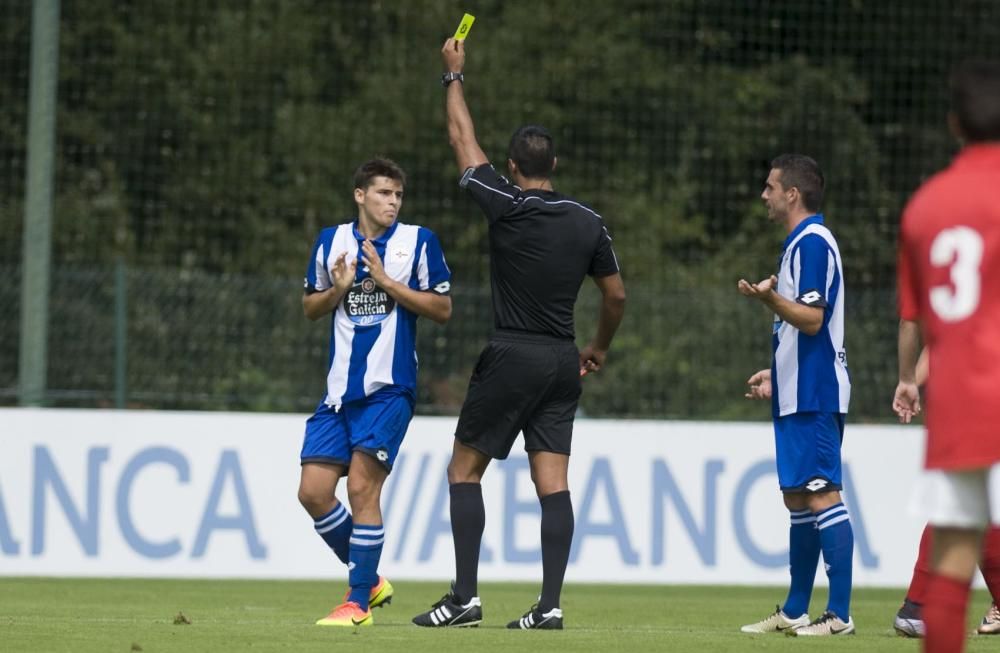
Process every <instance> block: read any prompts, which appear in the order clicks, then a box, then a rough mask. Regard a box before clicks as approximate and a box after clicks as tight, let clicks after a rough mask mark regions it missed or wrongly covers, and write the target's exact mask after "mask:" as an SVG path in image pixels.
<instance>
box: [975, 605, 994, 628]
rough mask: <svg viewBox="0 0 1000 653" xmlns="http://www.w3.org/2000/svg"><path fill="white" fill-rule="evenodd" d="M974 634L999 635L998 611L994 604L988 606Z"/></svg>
mask: <svg viewBox="0 0 1000 653" xmlns="http://www.w3.org/2000/svg"><path fill="white" fill-rule="evenodd" d="M976 632H977V633H979V634H980V635H1000V609H998V608H997V604H996V603H993V604H992V605H990V609H989V610H987V611H986V614H984V615H983V620H982V622H980V624H979V628H976Z"/></svg>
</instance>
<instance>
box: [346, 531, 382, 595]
mask: <svg viewBox="0 0 1000 653" xmlns="http://www.w3.org/2000/svg"><path fill="white" fill-rule="evenodd" d="M384 540H385V528H383V526H382V524H375V525H372V526H362V525H361V524H354V531H353V532H352V533H351V555H350V557H351V562H350V564H349V565H348V569H350V572H349V579H350V583H351V595H350V596H349V597H348V598H347V600H348V601H354V602H355V603H357V604H358V605H359V606H361V609H362V610H367V609H368V598H369V597H370V596H371V593H372V584H373V583H374V582H377V579H378V561H379V558H381V557H382V542H383V541H384Z"/></svg>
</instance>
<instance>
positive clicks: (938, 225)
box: [893, 61, 1000, 653]
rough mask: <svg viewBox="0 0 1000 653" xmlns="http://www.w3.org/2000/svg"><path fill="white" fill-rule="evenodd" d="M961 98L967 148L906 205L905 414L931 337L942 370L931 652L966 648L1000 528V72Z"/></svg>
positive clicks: (988, 71) (929, 478)
mask: <svg viewBox="0 0 1000 653" xmlns="http://www.w3.org/2000/svg"><path fill="white" fill-rule="evenodd" d="M951 96H952V97H951V99H952V111H951V113H950V114H949V125H950V126H951V128H952V131H953V133H955V135H956V136H957V137H958V138H959V140H961V141H962V142H963V143H964V144H965V145H964V147H963V148H962V150H961V152H960V153H959V154H958V156H957V157H956V158H955V160H954V161H953V162H952V164H951V165H950V166H949V167H948V168H947V169H946V170H944V171H942V172H940V173H938V174H937V175H935V176H934V177H932V178H931V179H930V180H929V181H927V182H926V183H925V184H924V185H923V186H922V187H921V188H920V189H919V190H918V191H917V192H916V194H915V195H914V196H913V198H912V199H911V200H910V202H909V204H908V205H907V207H906V210H905V211H904V213H903V220H902V225H901V228H900V244H899V269H898V290H899V313H900V317H901V318H902V319H901V321H900V330H899V372H900V374H899V378H900V382H899V385H898V386H897V388H896V394H895V397H894V400H893V405H894V407H896V408H897V412H898V413H899V414H900V416H901V417H904V418H905V417H906V416H907V415H911V416H912V415H913V414H916V413H917V412H919V410H920V397H919V394H918V391H917V384H916V378H915V367H916V365H915V362H916V359H917V352H918V350H919V342H920V337H921V335H922V336H923V340H924V342H925V343H926V345H927V347H928V349H929V351H930V367H931V368H932V369H933V370H934V374H933V375H930V377H929V378H928V381H927V401H928V405H929V406H930V409H929V410H928V411H927V418H926V425H927V450H926V459H925V464H924V466H925V471H924V473H923V475H922V477H921V480H920V488H919V489H920V491H921V495H920V497H919V502H920V505H922V506H924V507H925V509H926V511H927V516H928V522H929V523H930V524H931V526H932V527H933V539H934V554H933V562H932V571H931V574H930V576H929V578H928V581H927V587H926V592H927V601H926V603H925V605H924V610H923V617H924V624H925V626H926V631H927V632H926V637H925V639H924V650H925V651H927V652H929V653H938V652H944V651H947V652H948V653H952V652H954V651H961V650H962V648H963V646H964V643H965V632H964V631H965V613H966V608H967V604H968V599H969V585H970V583H971V580H972V574H973V573H974V571H975V568H976V563H977V561H978V560H979V557H980V553H981V541H982V536H983V531H984V530H985V528H986V526H987V525H988V524H989V523H991V522H992V523H994V524H1000V428H998V427H997V426H996V420H995V411H996V408H995V406H996V403H997V399H1000V292H998V291H997V288H1000V64H997V63H994V62H982V61H979V62H968V63H965V64H963V65H961V66H959V67H958V68H956V70H955V72H954V73H953V75H952V79H951ZM918 327H919V330H918Z"/></svg>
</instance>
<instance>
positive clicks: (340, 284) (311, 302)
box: [302, 252, 357, 322]
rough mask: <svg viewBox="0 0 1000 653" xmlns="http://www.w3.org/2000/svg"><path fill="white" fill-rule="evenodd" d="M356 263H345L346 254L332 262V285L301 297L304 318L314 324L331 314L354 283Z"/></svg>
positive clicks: (342, 253) (343, 253)
mask: <svg viewBox="0 0 1000 653" xmlns="http://www.w3.org/2000/svg"><path fill="white" fill-rule="evenodd" d="M356 267H357V263H356V261H351V262H350V263H347V252H341V254H340V256H338V257H337V258H336V260H335V261H334V262H333V279H332V281H333V285H332V286H330V287H329V288H327V289H326V290H323V291H320V292H314V293H305V294H304V295H302V310H303V312H304V313H305V315H306V317H307V318H309V319H310V320H312V321H313V322H315V321H316V320H318V319H319V318H321V317H323V316H324V315H327V314H329V313H332V312H333V311H334V310H335V309H336V308H337V304H339V303H340V300H342V299H343V298H344V295H345V294H347V291H348V290H349V289H350V287H351V284H353V283H354V270H355V268H356Z"/></svg>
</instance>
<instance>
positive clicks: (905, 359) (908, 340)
mask: <svg viewBox="0 0 1000 653" xmlns="http://www.w3.org/2000/svg"><path fill="white" fill-rule="evenodd" d="M897 352H898V356H899V383H897V384H896V392H895V393H894V394H893V397H892V410H893V412H895V413H896V415H897V416H898V417H899V421H900V422H901V423H903V424H909V423H910V420H912V419H913V417H914V416H915V415H919V414H920V389H919V385H918V383H917V357H918V355H920V354H919V352H920V325H919V323H917V322H914V321H912V320H900V321H899V338H898V342H897Z"/></svg>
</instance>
